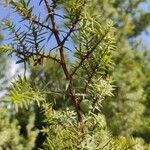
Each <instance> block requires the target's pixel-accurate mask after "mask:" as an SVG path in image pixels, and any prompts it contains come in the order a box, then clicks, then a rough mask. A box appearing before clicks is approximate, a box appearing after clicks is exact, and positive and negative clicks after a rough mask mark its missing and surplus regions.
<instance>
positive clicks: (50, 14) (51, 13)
mask: <svg viewBox="0 0 150 150" xmlns="http://www.w3.org/2000/svg"><path fill="white" fill-rule="evenodd" d="M44 3H45V5H46V8H47V11H48V14H49V17H50V19H51V23H52V28H53V33H54V36H55V38H56V41H57V44H58V45H60V43H61V40H60V37H59V32H58V30H57V28H56V24H55V19H54V8H52V9H51V8H50V6H49V4H48V0H44Z"/></svg>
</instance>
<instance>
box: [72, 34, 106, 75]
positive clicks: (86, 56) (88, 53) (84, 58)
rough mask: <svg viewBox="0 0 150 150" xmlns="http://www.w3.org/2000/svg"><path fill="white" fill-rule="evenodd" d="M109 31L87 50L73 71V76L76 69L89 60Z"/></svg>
mask: <svg viewBox="0 0 150 150" xmlns="http://www.w3.org/2000/svg"><path fill="white" fill-rule="evenodd" d="M107 33H108V31H107V32H106V33H105V35H104V36H103V37H102V38H101V39H100V40H98V41H97V43H96V44H95V45H94V46H93V47H92V48H91V49H90V50H89V51H88V52H87V54H86V55H85V56H84V57H83V58H82V59H81V61H80V62H79V64H78V65H77V66H76V67H75V69H74V71H73V72H72V73H71V76H73V75H74V74H75V73H76V71H77V70H78V69H79V68H80V67H81V66H82V65H83V63H84V61H85V60H87V59H88V58H89V57H90V55H91V54H92V53H93V52H94V50H95V49H96V48H97V46H98V45H99V44H100V43H101V42H102V41H103V39H104V38H105V37H106V35H107Z"/></svg>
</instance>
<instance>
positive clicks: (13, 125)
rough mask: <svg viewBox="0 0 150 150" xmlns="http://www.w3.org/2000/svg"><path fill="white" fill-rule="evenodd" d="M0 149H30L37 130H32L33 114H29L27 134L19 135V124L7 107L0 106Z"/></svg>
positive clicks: (33, 143) (32, 146) (33, 144)
mask: <svg viewBox="0 0 150 150" xmlns="http://www.w3.org/2000/svg"><path fill="white" fill-rule="evenodd" d="M0 114H1V115H0V120H1V121H0V150H4V149H12V150H26V149H28V150H32V149H33V148H34V146H35V139H36V136H37V134H38V131H37V130H35V131H33V126H34V124H33V122H34V116H33V115H31V116H30V119H29V123H28V125H27V136H26V137H24V136H23V135H20V126H19V124H18V121H17V119H14V118H13V117H12V116H11V114H10V112H9V111H8V109H6V108H5V107H2V106H0Z"/></svg>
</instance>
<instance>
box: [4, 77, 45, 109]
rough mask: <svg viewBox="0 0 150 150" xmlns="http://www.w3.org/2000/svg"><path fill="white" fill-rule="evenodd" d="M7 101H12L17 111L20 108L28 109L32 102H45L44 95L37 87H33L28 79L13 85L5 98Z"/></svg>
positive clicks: (18, 80) (19, 79) (19, 78)
mask: <svg viewBox="0 0 150 150" xmlns="http://www.w3.org/2000/svg"><path fill="white" fill-rule="evenodd" d="M5 99H6V100H7V101H11V102H13V103H14V104H15V106H16V109H17V110H18V106H19V107H21V108H23V107H25V108H28V106H29V105H30V102H31V101H36V102H37V103H38V104H39V103H40V101H43V100H44V94H43V93H42V91H38V89H36V87H34V88H33V87H31V85H30V82H29V81H28V80H27V79H23V80H22V79H21V77H20V76H19V77H18V79H17V80H16V81H15V82H13V83H12V85H11V87H10V92H9V93H8V95H7V96H6V98H5Z"/></svg>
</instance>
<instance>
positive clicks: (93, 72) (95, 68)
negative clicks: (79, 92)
mask: <svg viewBox="0 0 150 150" xmlns="http://www.w3.org/2000/svg"><path fill="white" fill-rule="evenodd" d="M98 67H99V64H96V66H95V67H94V68H93V69H92V72H91V75H88V79H87V83H86V85H85V88H84V91H85V92H86V90H87V87H88V85H89V83H90V82H91V80H92V78H93V76H94V74H95V73H96V70H97V68H98Z"/></svg>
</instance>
